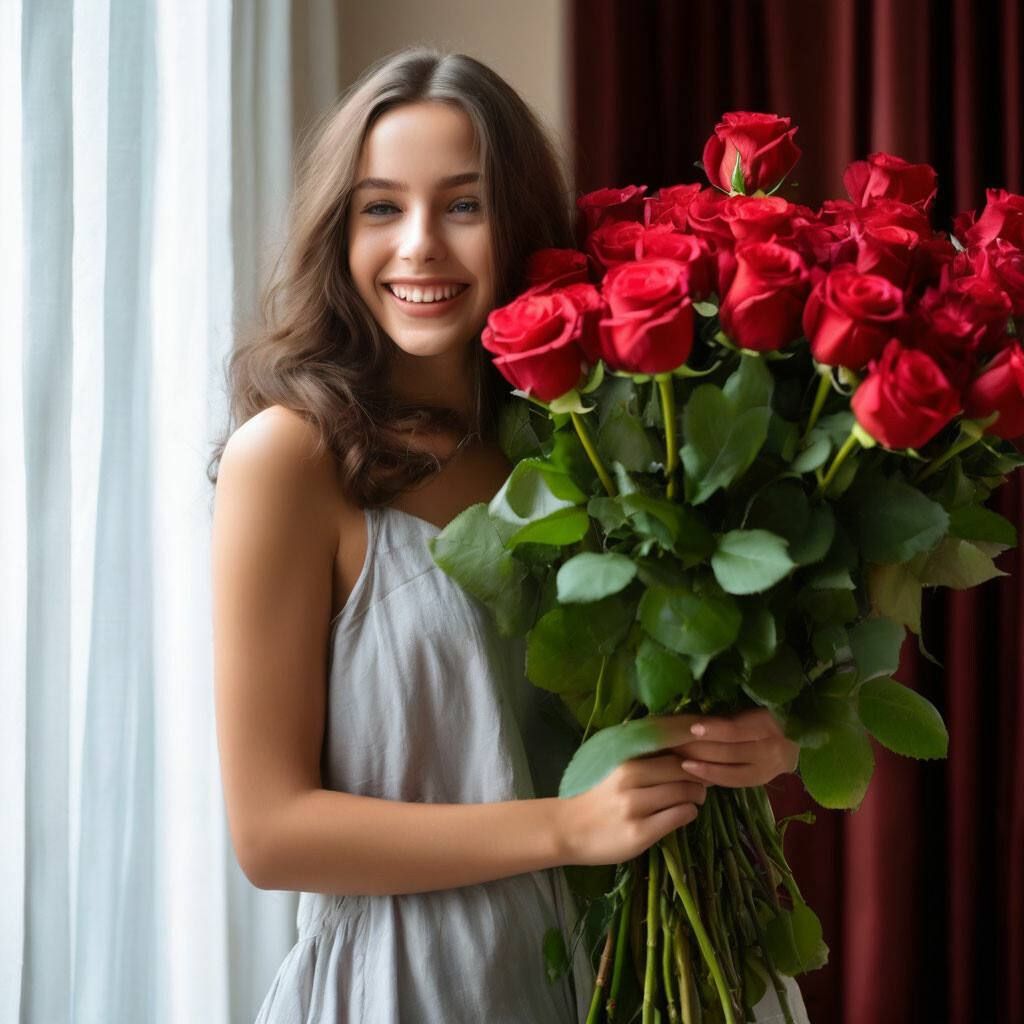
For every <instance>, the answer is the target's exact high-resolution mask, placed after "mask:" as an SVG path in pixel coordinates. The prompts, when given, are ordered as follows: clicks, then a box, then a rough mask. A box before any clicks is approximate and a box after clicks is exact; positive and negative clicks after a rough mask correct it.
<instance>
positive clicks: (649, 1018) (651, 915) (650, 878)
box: [643, 846, 661, 1024]
mask: <svg viewBox="0 0 1024 1024" xmlns="http://www.w3.org/2000/svg"><path fill="white" fill-rule="evenodd" d="M660 868H661V861H660V860H658V851H657V850H656V849H655V848H654V847H653V846H652V847H651V848H650V849H649V850H648V851H647V950H646V954H647V956H646V960H645V962H644V1006H643V1024H652V1022H653V1021H654V1009H655V1007H654V983H655V981H656V979H657V968H658V930H659V928H658V883H659V881H660V880H661V871H660V870H659V869H660Z"/></svg>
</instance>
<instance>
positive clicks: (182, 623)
mask: <svg viewBox="0 0 1024 1024" xmlns="http://www.w3.org/2000/svg"><path fill="white" fill-rule="evenodd" d="M336 18H337V14H336V10H335V4H334V3H332V2H331V0H295V3H294V8H293V4H292V2H291V0H244V2H242V0H240V2H238V3H237V4H236V5H235V6H234V9H233V5H232V3H231V0H77V2H72V0H25V2H16V0H0V350H2V356H3V360H2V367H0V683H2V691H0V700H2V709H0V815H2V822H0V824H2V827H0V1020H2V1021H4V1022H7V1021H10V1022H12V1024H13V1022H20V1024H51V1022H56V1021H70V1022H73V1024H79V1022H82V1024H94V1022H95V1024H115V1022H116V1024H121V1022H129V1021H130V1022H132V1024H137V1022H138V1024H142V1022H150V1021H153V1022H160V1024H163V1022H189V1024H192V1022H199V1021H202V1022H204V1024H207V1022H211V1024H220V1022H224V1024H227V1022H232V1024H236V1022H238V1024H241V1022H248V1021H251V1020H252V1019H253V1017H254V1016H255V1013H256V1009H257V1007H258V1004H259V1001H260V999H261V998H262V996H263V994H264V993H265V991H266V989H267V987H268V985H269V983H270V980H271V977H272V975H273V972H274V970H275V969H276V967H277V965H278V963H279V962H280V960H281V958H282V957H283V956H284V954H285V952H286V951H287V949H288V947H289V946H290V944H291V943H292V941H293V940H294V908H295V896H294V894H280V893H265V892H261V891H259V890H256V889H254V888H253V887H252V886H251V885H250V884H249V883H248V881H247V880H246V879H245V877H244V876H243V875H242V874H241V872H240V871H239V869H238V867H237V864H236V862H235V858H234V855H233V852H232V849H231V846H230V841H229V838H228V834H227V828H226V819H225V815H224V807H223V798H222V792H221V787H220V777H219V767H218V760H217V748H216V737H215V730H214V715H213V679H212V629H211V601H210V579H209V533H210V512H211V507H212V488H211V487H210V486H209V484H208V483H207V481H206V477H205V467H206V462H207V459H208V457H209V455H210V446H211V443H212V441H213V440H214V438H215V437H216V436H217V435H218V434H219V432H220V431H221V429H222V428H223V426H224V424H225V416H226V395H225V393H224V360H225V358H226V356H227V354H228V353H229V351H230V347H231V343H232V322H233V319H234V317H235V316H236V315H237V314H238V313H246V312H248V311H249V310H250V309H251V308H252V303H253V302H254V301H255V294H256V290H257V279H258V275H259V271H260V268H261V266H263V265H264V264H265V263H266V262H267V260H266V259H264V257H267V258H268V259H269V257H270V256H271V255H272V253H273V246H274V242H275V240H276V239H277V237H278V233H279V231H280V227H281V224H282V221H283V211H284V204H285V202H286V199H287V192H288V188H289V185H290V175H291V161H292V152H291V147H292V141H293V137H294V135H295V133H296V132H297V131H298V130H300V129H301V128H302V127H304V124H303V123H301V122H303V121H304V120H305V119H306V117H307V116H308V115H310V114H312V113H314V112H315V111H316V110H317V109H319V108H320V107H322V106H323V105H325V104H329V103H330V102H331V101H332V100H333V98H334V96H335V95H336V92H337V88H338V84H339V69H338V66H337V43H336V40H337V24H336ZM297 55H298V57H299V58H301V59H297Z"/></svg>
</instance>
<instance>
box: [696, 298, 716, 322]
mask: <svg viewBox="0 0 1024 1024" xmlns="http://www.w3.org/2000/svg"><path fill="white" fill-rule="evenodd" d="M693 311H694V312H695V313H696V314H697V315H698V316H702V317H705V318H706V319H708V320H710V319H711V317H713V316H716V315H717V314H718V303H717V302H695V303H694V304H693Z"/></svg>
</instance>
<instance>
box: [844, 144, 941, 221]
mask: <svg viewBox="0 0 1024 1024" xmlns="http://www.w3.org/2000/svg"><path fill="white" fill-rule="evenodd" d="M843 185H844V186H845V187H846V193H847V195H848V196H849V197H850V198H851V199H852V200H853V201H854V202H855V203H856V204H857V205H858V206H865V205H866V204H867V203H868V202H870V200H872V199H898V200H900V201H901V202H904V203H907V204H909V205H910V206H913V207H916V208H917V209H919V210H921V211H926V210H927V209H928V208H929V207H930V206H931V205H932V202H933V201H934V200H935V194H936V192H938V175H937V174H936V173H935V168H934V167H930V166H929V165H928V164H911V163H907V161H906V160H904V159H903V158H902V157H898V156H894V155H893V154H892V153H872V154H871V155H870V156H869V157H868V158H867V160H855V161H854V162H853V163H851V164H850V165H849V166H848V167H847V168H846V173H845V174H843Z"/></svg>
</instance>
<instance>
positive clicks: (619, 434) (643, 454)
mask: <svg viewBox="0 0 1024 1024" xmlns="http://www.w3.org/2000/svg"><path fill="white" fill-rule="evenodd" d="M595 443H596V444H597V451H598V454H599V455H600V456H601V458H602V461H603V462H604V463H605V465H608V464H609V463H612V462H615V461H616V460H617V461H619V462H621V463H622V465H623V466H625V467H626V469H629V470H632V471H633V472H638V473H644V472H648V471H649V470H650V466H651V463H652V462H656V461H658V459H663V458H664V455H663V453H662V452H660V451H659V450H658V449H657V448H656V447H655V445H654V441H653V440H652V439H651V436H650V434H648V433H647V431H646V430H644V426H643V424H642V423H641V422H640V419H639V417H638V416H635V415H633V414H632V413H630V412H629V411H628V410H627V408H626V406H624V405H617V406H615V408H614V409H612V411H611V412H610V413H609V415H608V417H607V419H605V421H604V422H603V423H602V424H601V426H600V427H599V428H598V431H597V436H596V437H595Z"/></svg>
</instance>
